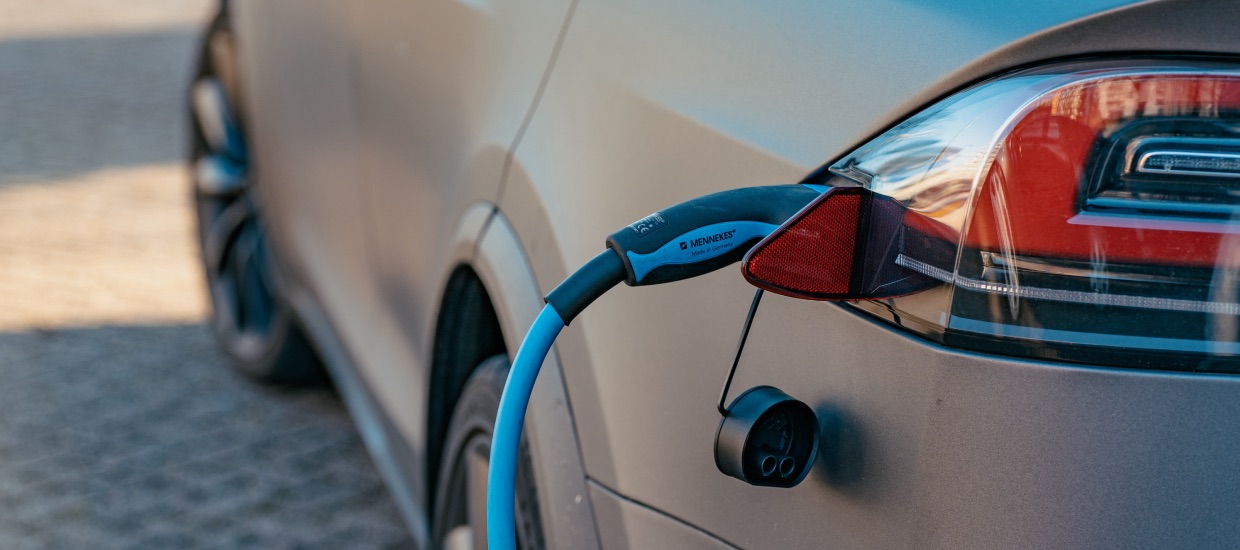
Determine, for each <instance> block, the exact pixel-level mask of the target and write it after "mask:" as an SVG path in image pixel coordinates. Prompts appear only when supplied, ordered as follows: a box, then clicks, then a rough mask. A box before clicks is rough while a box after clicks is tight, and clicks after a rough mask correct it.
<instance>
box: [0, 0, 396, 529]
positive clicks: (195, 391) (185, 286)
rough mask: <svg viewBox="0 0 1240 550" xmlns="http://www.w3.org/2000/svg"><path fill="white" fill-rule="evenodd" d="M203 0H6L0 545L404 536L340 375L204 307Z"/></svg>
mask: <svg viewBox="0 0 1240 550" xmlns="http://www.w3.org/2000/svg"><path fill="white" fill-rule="evenodd" d="M207 13H208V2H206V1H204V0H193V1H191V0H129V1H125V2H121V1H117V2H107V3H101V2H97V0H41V1H39V2H28V1H25V0H0V549H9V548H27V547H30V548H110V547H124V548H189V547H220V548H237V547H254V548H346V547H347V548H372V547H374V548H386V547H408V546H410V544H411V543H410V541H409V538H408V535H407V533H406V531H405V529H404V526H403V525H402V523H401V521H400V519H399V516H398V514H397V512H396V510H395V507H394V506H393V504H392V502H391V499H390V497H389V496H388V494H387V492H386V490H385V489H384V487H383V485H382V483H381V480H380V478H379V476H378V474H377V472H376V471H375V468H374V466H373V465H372V463H371V461H370V459H369V457H368V456H367V455H366V453H365V450H364V449H363V448H362V445H361V442H360V440H359V438H358V436H357V434H356V432H355V430H354V428H353V425H352V423H351V421H350V419H349V418H348V415H347V413H346V412H345V410H344V407H343V406H342V404H341V403H340V401H339V399H338V398H337V396H336V395H335V394H334V393H333V392H332V391H331V390H330V389H323V388H319V389H304V390H292V389H279V388H271V387H264V386H260V385H257V384H254V383H252V382H250V381H248V380H246V379H244V378H242V377H241V376H239V375H237V374H235V373H234V372H232V371H231V370H229V367H228V365H227V361H226V359H225V357H224V356H223V355H222V354H221V353H220V352H219V351H218V350H217V347H216V345H215V343H214V341H213V340H212V338H211V335H210V334H209V332H208V330H207V329H206V328H205V327H204V326H203V324H202V319H204V318H205V315H206V308H207V304H206V300H205V291H204V290H203V283H202V280H201V275H200V273H199V271H198V266H197V256H196V255H197V249H196V247H195V245H194V241H193V238H192V233H191V231H192V229H193V220H192V217H191V212H190V205H189V202H188V191H187V190H188V186H187V183H186V173H185V170H184V168H183V167H182V166H181V164H180V157H181V155H182V154H183V151H184V141H183V134H184V131H183V127H182V124H183V120H182V118H181V117H182V109H183V96H182V93H183V90H184V87H185V82H186V78H187V77H188V69H189V60H190V59H191V57H192V56H191V52H192V50H193V45H194V42H195V40H196V38H195V37H196V33H197V31H196V28H197V25H198V24H199V22H200V21H202V20H204V19H205V17H206V15H207Z"/></svg>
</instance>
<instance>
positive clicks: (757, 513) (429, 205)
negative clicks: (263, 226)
mask: <svg viewBox="0 0 1240 550" xmlns="http://www.w3.org/2000/svg"><path fill="white" fill-rule="evenodd" d="M1124 4H1128V2H1122V1H1106V0H1087V1H1077V2H1067V1H1057V2H1022V3H1012V4H1009V3H1002V2H975V1H965V2H944V1H923V0H875V1H872V2H865V3H845V2H783V3H776V4H769V3H757V2H732V1H728V2H702V1H685V0H661V1H650V0H632V1H626V2H620V1H616V0H421V1H418V2H411V1H408V0H367V1H364V2H347V1H344V0H296V1H294V0H268V1H261V2H260V1H247V0H236V1H234V2H233V4H232V6H231V9H232V11H233V14H232V17H233V20H234V24H235V26H236V30H237V33H238V42H239V45H240V51H241V53H242V55H243V63H242V66H243V70H244V78H243V81H244V82H245V94H246V95H245V97H246V102H247V103H246V105H245V106H244V107H245V110H246V112H247V115H248V116H249V118H250V120H251V126H252V128H251V132H252V134H253V136H252V137H253V138H254V141H255V144H254V147H255V150H256V154H257V159H258V161H257V170H258V171H259V173H260V174H261V175H260V177H261V178H262V181H263V187H262V190H263V193H264V197H263V198H264V207H265V209H266V211H267V213H268V216H269V218H270V220H271V222H272V227H273V230H274V233H275V235H276V238H277V242H278V245H279V246H278V249H279V251H280V252H281V258H282V260H283V263H284V264H286V265H287V267H288V273H287V277H288V279H289V288H291V289H293V290H292V291H291V295H292V299H293V302H294V303H295V305H296V306H297V309H298V312H299V314H300V316H301V317H302V319H303V322H304V323H305V324H306V326H307V328H308V329H309V331H310V333H311V334H312V335H313V337H314V339H315V340H316V342H317V343H318V344H319V346H320V348H321V351H322V353H323V355H324V356H325V358H326V359H327V360H328V363H329V366H330V367H331V369H332V371H333V374H334V376H335V377H336V379H337V382H338V383H339V384H340V386H341V388H342V391H343V393H344V394H345V397H346V399H347V400H348V402H349V405H350V407H351V408H352V410H353V412H354V413H355V415H356V416H357V418H358V420H359V423H360V425H361V426H362V431H363V435H364V437H365V439H366V440H367V443H368V445H369V447H370V448H371V451H372V452H373V453H374V454H375V456H376V460H377V461H378V462H379V463H380V465H381V468H382V469H383V470H384V473H385V475H386V477H387V479H388V481H389V483H390V485H391V487H392V489H393V492H394V493H395V494H396V496H397V500H398V502H399V503H400V504H401V507H402V510H403V511H404V512H405V514H406V518H407V520H408V522H409V524H410V527H411V530H412V531H413V533H414V535H415V538H416V539H417V540H418V542H420V543H421V544H423V545H427V544H429V543H428V537H429V535H428V527H427V520H426V512H427V509H428V508H429V507H430V503H428V502H427V494H428V487H427V483H428V479H427V474H426V460H427V453H428V447H427V434H428V423H430V422H435V421H436V419H434V418H430V414H429V413H428V399H429V395H428V394H429V392H430V390H429V387H430V384H429V382H428V380H429V379H430V378H431V376H432V372H431V365H432V361H431V358H432V354H433V352H434V350H433V341H434V334H435V328H436V327H435V324H436V319H437V316H438V314H439V308H440V307H441V304H443V303H444V300H445V296H444V293H445V288H446V287H447V285H448V279H449V277H450V276H451V274H452V273H453V272H454V269H456V268H457V267H458V266H460V265H467V266H469V267H470V268H471V269H472V270H473V271H474V272H475V273H476V274H477V276H478V277H479V278H480V279H481V281H482V282H483V284H484V286H485V287H486V290H487V293H488V295H489V297H490V299H491V301H492V303H493V305H494V308H495V311H496V313H497V316H498V317H499V320H500V323H501V327H502V329H503V337H504V340H505V342H506V347H507V349H508V350H509V352H510V353H511V352H514V351H515V350H516V348H517V346H518V344H519V342H520V339H521V337H522V336H523V335H524V332H525V330H526V328H528V326H529V325H530V323H531V322H532V320H533V318H534V316H535V315H536V313H537V311H538V310H539V308H540V307H541V305H542V301H541V297H542V295H543V294H544V293H545V292H546V291H548V290H549V289H551V288H552V287H553V286H554V285H555V284H556V283H558V282H559V281H560V280H561V279H562V278H563V277H565V276H566V275H567V274H568V273H569V272H570V271H571V270H572V269H574V268H575V267H577V266H578V265H580V264H582V263H584V262H585V261H586V260H588V259H589V258H591V257H592V256H593V255H595V254H596V253H598V252H599V251H600V250H601V249H602V247H603V240H604V237H605V236H606V235H607V234H609V233H611V232H612V231H614V230H616V229H617V228H619V227H622V226H624V225H625V224H627V223H629V222H631V221H632V220H635V219H638V218H641V217H642V216H644V215H646V214H648V213H650V212H652V211H655V210H657V209H659V208H661V207H663V206H666V205H669V204H673V203H677V202H680V201H683V200H686V199H689V198H692V197H695V196H698V195H702V194H705V193H709V192H713V191H719V190H723V189H729V188H733V187H740V186H749V185H760V184H771V183H790V182H796V181H799V180H801V179H802V178H804V177H805V176H806V175H807V174H808V173H810V172H811V171H813V170H814V169H815V168H817V167H819V166H821V165H822V164H823V163H824V162H826V161H829V160H832V159H835V158H838V157H839V156H840V155H841V154H844V153H846V152H848V151H849V150H851V149H852V148H853V147H855V146H856V145H858V144H859V143H862V142H864V140H865V139H866V138H867V137H869V136H871V135H873V134H874V133H875V132H877V131H879V130H881V129H883V128H885V127H887V126H889V125H890V124H892V123H893V122H895V121H898V120H899V119H901V118H902V117H905V116H907V115H909V114H910V113H912V112H915V111H916V109H917V108H919V107H920V106H923V105H925V104H927V103H928V102H930V101H932V100H934V99H935V98H938V97H941V96H942V95H944V94H946V93H948V92H951V91H953V90H956V89H959V88H960V87H962V86H964V85H967V84H969V83H971V82H975V81H977V80H978V79H981V78H985V77H988V76H991V75H994V74H997V73H1000V72H1002V71H1005V70H1008V69H1012V68H1015V67H1020V66H1025V65H1028V64H1032V63H1038V62H1044V61H1047V60H1052V59H1057V58H1063V57H1073V56H1083V55H1093V54H1103V53H1108V52H1215V53H1225V54H1240V34H1237V33H1236V32H1235V31H1234V29H1235V28H1236V27H1237V24H1238V23H1240V11H1238V10H1237V8H1236V7H1235V6H1233V5H1230V4H1226V3H1223V2H1206V1H1164V2H1146V3H1137V4H1132V5H1124ZM752 290H753V289H752V287H750V286H749V285H747V284H746V283H745V282H744V280H743V279H742V278H741V277H740V276H739V274H738V273H737V271H736V270H735V269H725V270H721V271H719V272H716V273H713V274H710V275H707V276H705V277H702V278H700V279H696V280H693V281H688V282H683V283H677V284H669V285H661V286H655V287H650V288H646V289H640V290H635V289H630V288H624V287H622V288H618V289H616V290H613V291H612V292H611V293H609V294H608V295H606V296H604V297H603V298H602V299H601V300H600V301H599V302H597V303H596V305H594V306H593V307H592V308H590V310H589V311H588V312H586V313H585V314H583V315H582V316H581V317H580V318H579V319H578V320H577V321H576V322H574V323H573V325H572V326H571V327H570V328H568V329H567V330H566V331H565V333H564V335H563V336H562V337H561V338H560V340H559V343H558V344H557V347H556V352H555V353H554V355H553V357H552V358H551V360H549V361H548V363H547V365H546V366H545V368H544V370H543V375H542V377H541V378H540V381H539V383H538V387H537V390H536V393H535V398H534V403H533V405H532V409H531V413H530V414H531V416H530V419H529V421H528V422H527V426H528V430H529V433H530V437H531V441H532V442H533V452H534V456H535V464H536V478H537V482H538V486H539V489H540V497H541V499H542V501H543V503H542V507H543V509H544V510H547V511H548V512H547V513H545V514H544V522H545V529H546V531H547V535H548V539H549V541H548V542H549V544H550V545H552V546H553V547H557V548H588V547H598V546H605V547H608V548H625V547H628V548H715V547H728V546H736V547H742V548H765V547H772V548H774V547H841V548H887V547H897V548H907V547H919V548H920V547H951V548H958V547H976V548H1005V547H1124V548H1131V547H1162V546H1166V545H1171V544H1175V545H1183V546H1211V545H1223V546H1227V545H1229V544H1228V543H1229V542H1230V543H1231V544H1234V543H1235V542H1236V540H1237V537H1238V536H1240V523H1237V522H1235V521H1234V516H1235V512H1236V510H1237V509H1238V506H1240V476H1238V475H1236V474H1235V473H1234V472H1235V471H1236V470H1237V467H1240V459H1238V458H1237V457H1240V439H1237V438H1236V437H1234V433H1235V426H1236V425H1237V421H1240V399H1238V398H1237V397H1240V380H1237V379H1235V378H1233V377H1228V376H1203V375H1185V374H1175V373H1163V372H1140V371H1131V370H1120V369H1104V368H1092V367H1081V366H1068V365H1061V364H1054V363H1049V362H1032V361H1022V360H1015V359H1008V358H999V357H992V356H986V355H981V354H975V353H966V352H960V351H954V350H951V349H946V348H943V347H939V346H936V345H933V344H930V343H928V342H926V341H923V340H920V339H918V338H916V337H914V336H910V335H907V334H904V333H902V332H900V331H898V330H896V329H893V328H891V327H889V326H887V325H883V324H880V323H877V322H875V321H874V320H872V319H871V318H869V317H867V316H866V315H864V314H861V313H859V312H857V311H855V310H853V309H850V308H848V307H846V306H839V305H833V304H827V303H816V302H807V301H798V300H793V299H789V298H782V297H776V296H768V298H767V299H766V300H764V303H763V305H762V306H761V308H760V310H759V311H758V313H757V317H756V320H755V324H754V329H753V333H752V335H751V336H750V339H749V344H748V347H747V349H746V352H745V355H744V357H743V360H742V361H741V363H740V370H739V372H738V374H737V382H736V384H735V386H734V387H735V388H745V387H749V386H752V385H757V384H770V385H774V386H776V387H779V388H782V389H784V390H785V391H788V392H789V393H791V394H792V395H794V396H795V397H797V398H799V399H801V400H803V401H805V402H807V403H809V404H810V405H811V406H813V407H814V408H815V409H816V410H817V411H819V414H820V416H821V417H822V418H823V419H824V421H825V422H826V425H827V429H826V432H825V433H826V435H827V437H826V444H827V445H830V446H831V447H830V448H831V449H832V450H830V451H824V455H823V457H822V458H821V459H820V461H819V464H818V465H817V466H816V467H815V469H814V471H812V472H811V473H810V477H809V478H808V479H807V480H806V482H804V483H802V484H801V485H800V486H798V487H796V488H793V489H787V490H783V489H770V488H758V487H752V486H749V485H746V484H744V483H741V482H739V481H737V480H735V479H732V478H728V477H725V476H724V475H722V474H720V473H719V471H718V470H717V469H716V467H715V465H714V463H713V458H712V445H713V438H714V434H715V430H716V428H717V426H718V422H719V416H718V413H717V412H716V410H715V402H716V400H717V399H718V392H719V388H720V386H721V384H722V382H723V378H724V376H725V374H726V372H727V368H728V366H729V364H730V362H731V360H732V357H733V354H734V352H735V344H736V339H737V336H738V335H739V332H740V329H741V327H742V322H743V319H744V315H745V312H746V310H747V307H748V304H749V301H750V299H751V297H752ZM824 449H825V447H824Z"/></svg>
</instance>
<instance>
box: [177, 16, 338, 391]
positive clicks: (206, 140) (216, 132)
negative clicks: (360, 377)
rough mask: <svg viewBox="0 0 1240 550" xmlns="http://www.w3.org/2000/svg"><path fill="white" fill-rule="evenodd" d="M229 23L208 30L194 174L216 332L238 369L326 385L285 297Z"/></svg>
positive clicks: (194, 109)
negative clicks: (258, 184)
mask: <svg viewBox="0 0 1240 550" xmlns="http://www.w3.org/2000/svg"><path fill="white" fill-rule="evenodd" d="M237 72H238V71H237V65H236V55H235V50H234V41H233V34H232V31H231V29H230V27H229V23H228V17H227V13H226V12H224V11H221V13H220V14H219V15H218V16H217V17H216V18H215V20H213V21H212V23H211V26H210V27H209V28H208V30H207V34H206V37H205V40H204V41H203V47H202V52H201V57H200V58H199V65H198V72H197V74H196V75H195V77H194V81H193V84H192V86H191V87H190V124H191V136H190V139H191V150H190V169H191V173H192V180H193V195H194V206H195V210H196V211H197V215H198V236H199V244H200V245H201V250H202V259H203V268H204V271H205V274H206V282H207V287H208V290H209V292H210V294H211V303H212V306H213V307H212V311H213V312H212V318H211V327H212V329H213V331H214V332H215V334H216V336H217V337H218V338H219V340H220V342H221V344H222V345H223V347H224V348H225V350H226V351H227V352H228V354H229V355H230V356H231V357H232V359H233V363H234V365H236V366H237V368H238V369H239V370H240V371H242V372H243V373H245V374H247V375H250V376H252V377H254V378H257V379H260V380H263V381H267V382H273V383H281V384H307V383H318V382H321V381H324V380H325V379H326V377H325V375H324V371H323V368H322V367H321V365H320V364H319V362H318V360H317V358H316V356H315V354H314V352H313V350H312V348H311V346H310V343H309V341H308V340H307V339H306V338H305V336H304V334H303V333H302V332H301V330H300V329H299V328H298V326H297V324H296V322H295V319H294V317H293V314H292V311H291V309H290V308H289V306H288V304H287V303H286V302H285V301H284V299H283V297H282V296H281V295H280V293H279V284H278V283H279V281H278V271H277V268H276V262H275V258H274V256H273V253H272V249H271V245H270V241H269V240H268V235H267V226H266V224H265V223H264V220H263V216H262V209H261V201H260V200H259V195H258V194H257V193H256V188H255V183H256V182H255V178H254V171H253V164H252V158H251V156H250V151H249V148H248V146H247V142H246V132H245V124H244V120H243V119H242V116H241V115H242V113H241V112H240V111H239V110H238V109H237V108H236V107H237V106H239V105H241V102H240V101H239V93H238V89H239V83H238V77H237Z"/></svg>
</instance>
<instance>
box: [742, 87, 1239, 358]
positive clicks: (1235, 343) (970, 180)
mask: <svg viewBox="0 0 1240 550" xmlns="http://www.w3.org/2000/svg"><path fill="white" fill-rule="evenodd" d="M810 183H813V184H825V185H827V186H830V189H829V190H828V191H827V192H826V193H825V194H824V195H823V197H822V198H820V199H819V200H818V201H816V202H815V203H814V204H812V205H810V206H809V207H807V208H806V209H805V210H804V211H803V212H801V213H800V214H798V215H797V216H796V217H794V218H793V219H792V220H789V222H788V223H786V224H785V225H784V226H783V227H781V229H780V230H777V231H776V232H774V233H772V234H771V235H770V236H769V237H767V239H766V240H764V241H763V242H762V243H760V244H759V245H758V246H757V247H755V248H754V250H752V251H751V252H750V254H749V256H748V257H747V258H746V260H745V263H744V270H745V275H746V277H747V278H748V279H749V280H750V281H751V282H753V283H754V284H755V285H757V286H760V287H763V288H767V289H770V290H772V291H774V292H778V293H781V294H786V295H791V296H796V297H802V298H811V299H822V300H851V301H855V300H862V301H861V302H856V305H857V307H860V308H862V309H864V310H865V311H868V312H870V313H873V314H875V315H878V316H880V317H882V318H884V319H887V320H888V321H890V322H892V323H896V324H899V325H901V326H904V327H906V328H909V329H911V330H913V331H916V332H918V333H921V334H923V335H925V336H927V337H930V338H933V339H935V340H938V341H941V342H944V343H946V344H949V345H956V346H960V347H968V348H972V349H981V350H986V351H992V352H998V353H1005V354H1014V355H1026V356H1036V357H1045V358H1054V359H1059V360H1072V361H1081V362H1089V363H1103V364H1116V365H1124V366H1135V367H1152V368H1169V369H1208V370H1226V371H1238V372H1240V70H1236V69H1234V68H1231V67H1227V66H1221V65H1217V64H1204V63H1202V64H1193V63H1183V64H1178V65H1169V64H1165V63H1163V64H1155V63H1148V64H1136V63H1133V64H1129V65H1128V66H1119V67H1117V66H1115V65H1114V64H1113V65H1111V66H1103V65H1101V64H1098V63H1095V64H1092V65H1083V64H1077V65H1069V66H1058V67H1049V68H1043V69H1038V70H1035V71H1027V72H1024V73H1018V74H1015V75H1011V76H1007V77H1004V78H1001V79H997V80H994V81H991V82H987V83H984V84H981V85H978V86H976V87H974V88H971V89H969V90H965V91H963V92H961V93H959V94H957V95H955V96H952V97H950V98H948V99H946V100H944V101H942V102H940V103H939V104H936V105H934V106H932V107H930V108H928V109H926V110H925V111H923V112H921V113H918V114H917V115H915V116H913V117H912V118H910V119H909V120H907V121H906V122H904V123H902V124H900V125H898V126H896V127H895V128H893V129H891V130H889V131H888V132H887V133H885V134H883V135H881V136H879V137H878V138H876V139H874V140H873V141H871V142H870V143H867V144H866V145H864V146H862V147H861V148H859V149H858V150H857V151H856V152H854V153H853V154H851V155H848V156H846V157H845V158H843V159H841V160H840V161H839V162H837V163H835V164H834V165H832V166H831V167H830V168H829V170H825V171H823V172H822V176H821V177H820V178H819V179H818V180H816V181H812V182H810Z"/></svg>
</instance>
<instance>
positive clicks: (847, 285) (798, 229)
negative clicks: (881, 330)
mask: <svg viewBox="0 0 1240 550" xmlns="http://www.w3.org/2000/svg"><path fill="white" fill-rule="evenodd" d="M863 194H869V192H868V191H865V190H863V189H861V188H833V189H831V190H829V191H827V192H826V193H824V194H823V195H822V196H821V197H819V198H818V199H816V200H815V201H814V202H813V203H811V204H810V205H809V206H808V207H806V208H805V210H802V211H801V212H800V213H798V214H797V215H796V216H793V217H792V219H790V220H788V221H787V222H786V223H784V225H783V226H782V227H780V228H779V229H777V230H775V232H774V233H772V234H771V235H769V236H768V237H767V238H766V239H764V240H763V241H762V242H760V243H758V245H757V246H755V247H754V248H753V249H752V250H750V252H749V255H748V257H747V258H745V262H744V264H743V265H744V271H745V278H746V279H748V280H749V282H750V283H753V284H754V285H756V286H759V287H762V288H767V289H769V290H771V291H774V292H777V293H780V294H787V295H791V296H799V297H807V298H815V297H819V296H826V295H846V294H848V293H849V290H850V289H851V288H852V272H853V255H854V254H855V252H856V248H857V223H858V222H859V221H860V219H861V205H862V201H863Z"/></svg>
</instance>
